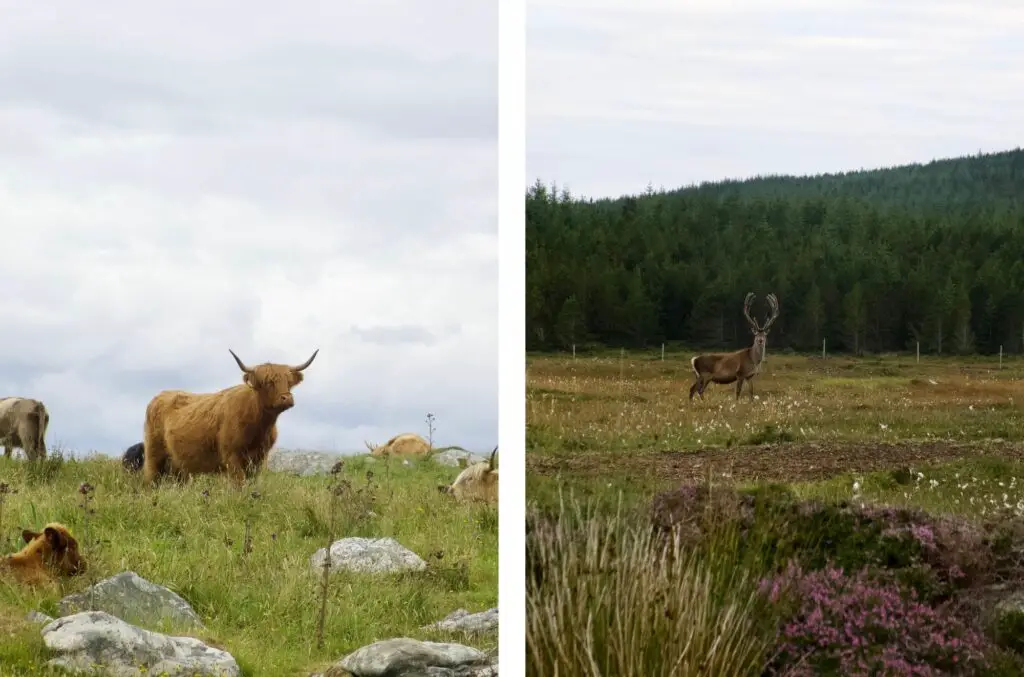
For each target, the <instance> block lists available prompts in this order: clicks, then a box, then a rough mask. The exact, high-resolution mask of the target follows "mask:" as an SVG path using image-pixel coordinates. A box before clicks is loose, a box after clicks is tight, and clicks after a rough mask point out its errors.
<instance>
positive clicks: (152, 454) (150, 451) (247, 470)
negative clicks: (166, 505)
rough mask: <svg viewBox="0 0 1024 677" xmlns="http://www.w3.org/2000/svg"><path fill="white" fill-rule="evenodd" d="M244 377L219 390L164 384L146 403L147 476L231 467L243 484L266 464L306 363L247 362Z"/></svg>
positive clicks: (185, 475)
mask: <svg viewBox="0 0 1024 677" xmlns="http://www.w3.org/2000/svg"><path fill="white" fill-rule="evenodd" d="M228 352H230V353H231V356H232V357H233V358H235V362H237V363H238V368H239V369H241V370H242V374H243V376H242V383H241V384H240V385H237V386H233V387H231V388H225V389H224V390H221V391H219V392H216V393H202V394H197V393H190V392H186V391H184V390H164V391H163V392H160V393H158V394H157V395H156V397H154V398H153V399H152V400H151V401H150V403H149V406H147V407H146V425H145V435H144V437H143V441H142V442H143V446H144V448H145V460H144V462H143V468H142V471H143V479H144V481H145V483H146V484H153V483H155V482H156V480H157V479H158V477H160V476H161V475H163V474H164V473H172V474H174V475H177V476H178V477H179V478H182V479H185V478H188V477H189V476H191V475H193V474H197V473H219V472H227V473H228V474H229V475H230V476H231V477H232V478H233V479H234V480H235V481H236V482H237V483H238V484H239V485H241V484H242V483H244V481H245V480H246V479H247V478H249V477H252V476H254V475H255V474H256V473H258V472H259V470H260V469H261V468H262V467H263V462H264V461H265V460H266V458H267V454H268V453H269V452H270V449H271V448H272V447H273V446H274V443H275V442H276V441H277V417H278V416H280V415H281V414H282V413H284V412H285V411H288V410H289V409H291V408H292V407H293V406H295V400H294V398H293V396H292V388H294V387H295V386H297V385H298V384H300V383H302V378H303V376H302V371H303V370H304V369H305V368H306V367H308V366H309V365H310V364H312V363H313V359H314V358H315V357H316V355H317V353H318V352H320V351H319V350H317V351H314V352H313V355H312V357H310V358H309V359H308V360H306V361H305V362H304V363H302V364H300V365H298V366H296V367H292V366H288V365H286V364H272V363H269V362H268V363H265V364H258V365H256V366H255V367H247V366H245V364H243V363H242V360H240V359H239V358H238V356H237V355H235V353H234V351H231V350H229V351H228Z"/></svg>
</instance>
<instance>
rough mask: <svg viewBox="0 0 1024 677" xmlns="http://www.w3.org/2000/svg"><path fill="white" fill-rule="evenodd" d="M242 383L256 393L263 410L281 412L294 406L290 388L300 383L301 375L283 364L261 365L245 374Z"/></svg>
mask: <svg viewBox="0 0 1024 677" xmlns="http://www.w3.org/2000/svg"><path fill="white" fill-rule="evenodd" d="M242 381H243V382H244V383H245V384H246V385H247V386H249V387H250V388H252V389H253V390H255V391H256V393H257V394H258V395H259V397H260V402H262V403H263V408H264V409H270V410H271V411H277V412H282V411H287V410H289V409H291V408H292V407H294V406H295V398H294V397H293V396H292V388H294V387H295V386H297V385H299V384H300V383H302V373H301V372H297V371H292V369H291V367H288V366H286V365H283V364H261V365H259V366H256V367H253V369H252V371H250V372H247V373H246V374H245V376H243V377H242Z"/></svg>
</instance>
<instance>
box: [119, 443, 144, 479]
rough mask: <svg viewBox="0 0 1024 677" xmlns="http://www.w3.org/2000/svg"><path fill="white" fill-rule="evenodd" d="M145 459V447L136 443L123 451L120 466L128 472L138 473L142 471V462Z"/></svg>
mask: <svg viewBox="0 0 1024 677" xmlns="http://www.w3.org/2000/svg"><path fill="white" fill-rule="evenodd" d="M145 458H146V445H144V444H143V443H142V442H136V443H135V444H133V445H132V446H130V447H128V448H127V449H125V450H124V456H122V457H121V465H123V466H124V468H125V470H127V471H128V472H138V471H140V470H142V462H143V461H144V460H145Z"/></svg>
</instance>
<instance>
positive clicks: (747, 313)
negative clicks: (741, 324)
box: [743, 291, 760, 333]
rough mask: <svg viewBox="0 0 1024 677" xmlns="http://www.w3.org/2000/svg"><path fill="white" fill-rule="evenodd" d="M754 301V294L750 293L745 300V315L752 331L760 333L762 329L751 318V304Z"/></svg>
mask: <svg viewBox="0 0 1024 677" xmlns="http://www.w3.org/2000/svg"><path fill="white" fill-rule="evenodd" d="M753 300H754V292H752V291H748V292H747V298H745V299H743V315H744V316H746V318H747V322H749V323H750V330H751V331H752V332H754V333H757V332H758V331H760V327H758V326H757V322H755V321H754V318H752V317H751V316H750V302H751V301H753Z"/></svg>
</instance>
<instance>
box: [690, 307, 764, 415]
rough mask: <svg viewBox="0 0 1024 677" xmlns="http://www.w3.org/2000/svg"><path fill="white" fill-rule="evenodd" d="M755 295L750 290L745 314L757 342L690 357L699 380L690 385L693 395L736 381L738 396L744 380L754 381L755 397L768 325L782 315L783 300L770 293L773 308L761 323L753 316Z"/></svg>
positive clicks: (751, 386) (701, 395)
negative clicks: (780, 310) (743, 346)
mask: <svg viewBox="0 0 1024 677" xmlns="http://www.w3.org/2000/svg"><path fill="white" fill-rule="evenodd" d="M753 299H754V292H749V293H748V294H747V298H746V299H744V301H743V314H744V315H745V316H746V318H747V323H748V324H749V325H750V331H751V333H753V334H754V343H753V344H752V345H751V346H749V347H747V348H744V349H742V350H736V351H733V352H731V353H708V354H706V355H697V356H695V357H694V358H693V359H692V360H690V365H691V366H692V367H693V373H694V375H695V376H696V377H697V380H696V381H695V382H694V384H693V385H692V386H690V399H691V400H692V399H693V395H694V393H696V394H698V395H700V398H701V399H704V388H706V387H707V385H708V383H722V384H726V383H733V382H735V383H736V399H737V400H738V399H740V393H742V392H743V384H744V383H749V384H750V388H749V390H750V399H751V400H753V399H754V381H753V378H754V377H755V376H757V373H758V372H759V371H760V370H761V362H763V361H764V348H765V339H767V338H768V328H769V327H771V326H772V323H773V322H775V318H777V317H778V316H779V300H778V299H777V298H776V297H775V294H768V299H767V300H768V305H769V307H770V308H771V310H770V312H769V314H768V317H767V318H766V319H765V321H764V326H759V325H758V324H757V322H756V321H755V320H754V318H752V317H751V316H750V302H751V301H752V300H753Z"/></svg>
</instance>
